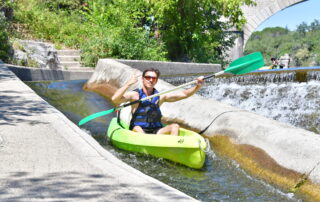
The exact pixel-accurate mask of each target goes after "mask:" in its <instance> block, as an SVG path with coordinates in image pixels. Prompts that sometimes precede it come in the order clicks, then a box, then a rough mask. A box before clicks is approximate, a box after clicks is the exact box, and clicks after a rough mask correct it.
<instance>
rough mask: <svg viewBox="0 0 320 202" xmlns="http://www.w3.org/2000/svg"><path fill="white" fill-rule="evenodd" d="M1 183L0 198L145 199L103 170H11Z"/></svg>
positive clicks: (37, 199)
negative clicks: (30, 171) (34, 173)
mask: <svg viewBox="0 0 320 202" xmlns="http://www.w3.org/2000/svg"><path fill="white" fill-rule="evenodd" d="M143 186H144V187H145V190H146V191H148V189H157V190H156V191H157V193H159V196H160V195H162V194H163V193H164V192H167V191H168V190H166V189H161V187H160V186H156V187H155V186H154V184H143ZM0 187H1V188H0V201H29V200H30V201H42V200H44V201H85V200H94V201H147V200H148V199H147V198H144V197H143V193H136V190H137V189H130V187H131V186H130V184H126V183H119V182H118V180H117V179H115V178H114V177H112V176H110V175H105V174H88V173H80V172H56V173H47V174H43V175H39V176H36V177H35V176H34V175H33V174H31V173H27V172H13V173H7V174H2V175H1V177H0ZM137 188H138V187H137ZM138 189H139V188H138ZM153 191H154V190H153ZM171 197H172V198H171V199H172V200H176V199H178V200H179V198H180V197H177V195H172V196H171ZM180 199H181V198H180Z"/></svg>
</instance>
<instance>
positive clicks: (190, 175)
mask: <svg viewBox="0 0 320 202" xmlns="http://www.w3.org/2000/svg"><path fill="white" fill-rule="evenodd" d="M215 82H216V81H211V84H207V87H206V88H204V89H203V90H202V91H201V94H203V95H204V96H206V97H208V99H212V98H214V99H218V100H221V101H223V102H227V103H230V104H232V105H235V106H240V107H242V108H246V109H250V110H253V111H256V112H260V111H262V112H264V108H267V109H268V110H272V109H273V108H276V109H275V112H274V113H272V114H273V115H272V116H274V117H277V115H276V114H277V113H278V114H282V113H283V112H281V110H284V112H285V113H286V115H281V117H282V118H285V120H287V119H288V120H290V116H292V113H293V112H292V111H294V114H293V116H296V115H298V114H299V113H302V112H303V110H300V109H299V105H300V104H301V103H302V104H303V106H304V107H307V108H308V110H304V111H308V113H309V114H312V113H319V110H317V109H319V108H317V107H319V106H320V105H319V102H318V101H317V99H316V98H314V97H315V96H318V97H319V83H318V82H316V81H315V82H309V83H308V84H295V83H292V84H291V83H290V84H287V83H285V84H272V83H271V84H268V86H266V85H251V87H249V86H248V85H250V84H245V85H244V86H242V85H241V84H236V83H233V82H229V81H223V82H222V84H219V85H218V83H215ZM220 82H221V81H220ZM84 83H85V81H60V82H29V83H27V84H28V85H29V86H30V87H31V88H33V89H34V90H35V91H36V92H37V93H38V94H39V95H40V96H41V97H43V98H44V99H45V100H47V101H48V102H49V103H50V104H51V105H53V106H54V107H56V108H57V109H58V110H60V111H61V112H63V113H64V114H65V115H66V116H67V117H68V118H69V119H70V120H71V121H73V122H74V123H78V121H79V120H80V119H81V118H83V117H85V116H88V115H90V114H93V113H96V112H99V111H103V110H106V109H110V108H112V107H113V106H112V105H111V104H109V103H108V102H107V101H106V100H105V99H104V98H102V97H101V96H99V95H97V94H95V93H91V92H85V91H83V90H82V86H83V84H84ZM252 88H254V90H253V89H252ZM297 88H302V89H301V90H296V89H297ZM306 89H308V90H306ZM291 91H295V93H292V94H291ZM309 91H310V92H314V93H308V92H309ZM289 92H290V98H287V100H288V101H287V102H290V101H292V100H294V104H292V105H291V104H290V106H289V105H288V104H287V105H286V104H285V103H283V101H282V98H283V96H284V94H286V95H287V94H288V93H289ZM277 96H280V97H278V98H277ZM297 96H301V97H300V98H298V97H297ZM266 97H267V98H266ZM304 98H307V99H311V101H310V103H309V101H308V103H305V102H306V101H305V102H303V101H302V100H303V99H304ZM255 99H256V101H255ZM315 104H317V106H316V107H315V106H314V107H313V106H312V105H315ZM285 106H286V107H287V108H285ZM290 110H291V112H290ZM312 110H315V111H313V112H311V111H312ZM299 111H301V112H299ZM264 113H267V114H268V112H264ZM113 116H114V114H111V115H107V116H104V117H101V118H98V119H95V120H93V121H90V122H88V123H87V124H85V125H84V127H83V128H82V129H83V130H86V131H87V132H88V133H89V134H91V135H92V136H93V137H95V138H96V139H97V141H99V142H100V144H102V146H103V147H104V148H105V149H106V150H108V151H110V152H111V153H113V154H114V155H115V156H117V157H118V158H120V159H122V160H123V161H124V162H126V163H128V164H129V165H131V166H132V167H135V168H136V169H138V170H140V171H142V172H143V173H145V174H147V175H149V176H152V177H154V178H156V179H159V180H160V181H162V182H164V183H166V184H168V185H170V186H172V187H174V188H176V189H178V190H181V191H182V192H184V193H186V194H188V195H190V196H192V197H194V198H196V199H199V200H202V201H300V199H299V198H298V197H297V196H295V195H293V194H291V193H287V192H286V191H285V190H280V189H279V188H276V187H273V186H271V185H269V184H267V183H265V182H263V181H261V180H258V179H255V178H253V177H251V176H249V175H248V174H247V173H246V172H245V171H244V170H242V169H241V168H239V166H238V164H237V163H235V162H234V161H231V160H229V159H225V158H222V157H220V156H219V155H217V154H215V152H214V148H213V150H212V151H211V152H210V153H208V154H207V160H206V162H205V166H204V168H202V169H201V170H195V169H190V168H187V167H185V166H181V165H178V164H175V163H172V162H169V161H166V160H163V159H158V158H153V157H147V156H145V155H140V154H133V153H129V152H126V151H122V150H119V149H116V148H114V147H113V146H111V145H110V144H109V142H108V141H107V140H106V138H104V135H105V134H106V130H107V127H108V124H109V122H110V120H111V118H112V117H113ZM281 117H280V118H281ZM302 117H304V115H303V116H302ZM317 117H319V116H317ZM280 118H279V119H280ZM315 119H316V118H315ZM311 120H314V119H310V120H308V121H305V122H309V121H310V122H311ZM298 122H299V121H298ZM300 122H301V121H300ZM300 122H299V123H300ZM313 125H315V126H316V124H311V126H313ZM308 127H309V126H308ZM317 130H319V128H318V129H317Z"/></svg>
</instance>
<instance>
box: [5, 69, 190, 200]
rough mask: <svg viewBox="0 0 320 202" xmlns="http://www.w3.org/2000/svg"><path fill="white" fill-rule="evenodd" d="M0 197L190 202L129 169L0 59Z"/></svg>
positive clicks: (173, 190)
mask: <svg viewBox="0 0 320 202" xmlns="http://www.w3.org/2000/svg"><path fill="white" fill-rule="evenodd" d="M0 89H1V99H0V109H1V120H0V161H1V164H0V188H1V190H2V191H1V194H0V200H1V201H195V199H193V198H191V197H189V196H187V195H185V194H184V193H181V192H179V191H178V190H176V189H173V188H171V187H169V186H168V185H165V184H163V183H161V182H159V181H157V180H155V179H153V178H151V177H148V176H146V175H144V174H143V173H141V172H139V171H137V170H135V169H133V168H131V167H130V166H128V165H126V164H125V163H123V162H122V161H120V160H119V159H117V158H115V157H114V156H113V155H112V154H110V153H109V152H108V151H106V150H105V149H103V148H102V147H101V146H100V145H99V144H98V143H97V142H96V141H95V140H94V139H93V138H92V137H91V136H90V135H88V134H87V133H86V132H84V131H82V130H81V129H80V128H79V127H78V126H76V125H75V124H73V123H72V122H71V121H69V120H68V119H67V118H66V117H65V116H64V115H63V114H62V113H61V112H59V111H58V110H56V109H55V108H53V107H52V106H51V105H49V104H48V103H47V102H46V101H44V100H43V99H42V98H40V97H39V96H38V95H37V94H35V93H34V91H32V90H31V89H30V88H29V87H28V86H27V85H25V84H24V83H23V82H22V81H21V80H20V79H19V78H17V76H16V75H15V74H13V72H12V71H10V70H9V69H8V68H7V67H6V65H4V64H0Z"/></svg>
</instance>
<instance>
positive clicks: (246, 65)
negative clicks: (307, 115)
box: [224, 52, 264, 74]
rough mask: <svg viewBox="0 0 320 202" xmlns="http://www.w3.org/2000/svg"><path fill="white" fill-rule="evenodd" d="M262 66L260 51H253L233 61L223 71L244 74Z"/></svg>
mask: <svg viewBox="0 0 320 202" xmlns="http://www.w3.org/2000/svg"><path fill="white" fill-rule="evenodd" d="M263 66H264V60H263V57H262V54H261V53H260V52H254V53H251V54H249V55H246V56H243V57H241V58H238V59H236V60H235V61H233V62H232V63H231V64H230V65H229V67H228V68H227V69H226V70H224V72H225V73H226V72H228V73H232V74H245V73H248V72H252V71H253V70H256V69H259V68H260V67H263Z"/></svg>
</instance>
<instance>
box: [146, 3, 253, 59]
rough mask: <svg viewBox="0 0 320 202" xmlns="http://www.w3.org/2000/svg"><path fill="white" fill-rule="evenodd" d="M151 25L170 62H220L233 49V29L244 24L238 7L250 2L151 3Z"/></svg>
mask: <svg viewBox="0 0 320 202" xmlns="http://www.w3.org/2000/svg"><path fill="white" fill-rule="evenodd" d="M150 2H151V3H152V4H153V5H152V9H153V13H154V19H155V20H154V21H153V23H152V25H151V29H152V30H153V31H155V32H158V33H160V36H161V39H162V40H163V41H164V43H165V44H166V47H167V50H168V53H169V58H170V59H171V60H191V61H193V62H218V61H219V62H221V59H222V57H223V55H222V53H223V52H224V51H225V50H226V49H228V48H230V47H231V46H232V45H233V38H232V36H231V33H230V32H226V31H227V30H229V29H230V28H232V27H237V28H241V26H242V25H243V24H244V23H245V19H244V17H243V13H242V11H241V8H240V6H242V5H244V4H245V5H250V4H253V1H251V0H150ZM224 19H228V20H224Z"/></svg>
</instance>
